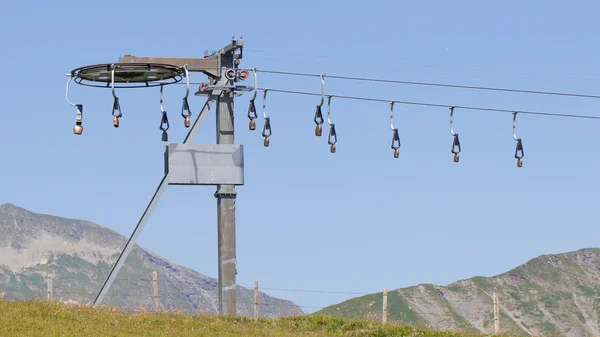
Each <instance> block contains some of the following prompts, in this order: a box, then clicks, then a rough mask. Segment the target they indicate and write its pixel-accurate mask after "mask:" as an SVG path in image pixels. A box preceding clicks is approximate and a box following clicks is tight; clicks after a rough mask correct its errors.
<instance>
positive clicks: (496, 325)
mask: <svg viewBox="0 0 600 337" xmlns="http://www.w3.org/2000/svg"><path fill="white" fill-rule="evenodd" d="M499 331H500V308H499V306H498V294H496V293H495V292H494V333H495V334H498V332H499Z"/></svg>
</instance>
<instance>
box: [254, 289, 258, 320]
mask: <svg viewBox="0 0 600 337" xmlns="http://www.w3.org/2000/svg"><path fill="white" fill-rule="evenodd" d="M254 320H255V321H258V280H256V281H254Z"/></svg>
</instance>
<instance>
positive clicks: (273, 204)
mask: <svg viewBox="0 0 600 337" xmlns="http://www.w3.org/2000/svg"><path fill="white" fill-rule="evenodd" d="M599 7H600V5H598V4H597V3H595V2H593V1H581V2H578V4H577V6H575V5H572V4H566V3H564V2H559V1H543V2H542V1H531V2H523V1H503V2H500V3H498V2H496V3H490V2H476V1H453V2H451V3H449V2H445V1H420V2H408V1H402V2H400V1H398V2H393V1H369V2H362V3H360V4H359V3H355V4H352V3H348V2H341V1H329V2H323V1H320V2H316V1H315V2H312V1H303V2H293V3H285V5H283V3H282V2H278V1H252V2H235V1H234V2H223V3H218V2H211V3H199V2H191V1H173V2H170V3H164V2H154V1H144V2H143V1H126V2H125V1H122V2H117V1H112V0H111V1H102V2H100V1H87V2H83V1H58V2H33V1H18V2H17V1H9V2H6V3H5V4H3V10H2V13H1V14H0V18H1V20H0V26H1V28H2V29H1V30H0V31H1V33H0V43H1V47H2V61H3V62H4V67H3V70H2V74H3V75H4V79H5V81H4V82H3V84H1V88H0V93H1V94H0V95H1V97H2V103H3V111H4V115H3V123H2V125H3V128H2V132H1V133H0V135H1V136H0V137H2V138H1V139H2V140H3V143H4V144H5V147H4V152H3V153H4V156H3V162H4V164H3V166H2V167H3V170H2V175H0V191H1V194H0V202H2V203H3V202H11V203H14V204H16V205H19V206H22V207H25V208H28V209H30V210H32V211H35V212H41V213H49V214H54V215H58V216H64V217H73V218H80V219H86V220H90V221H94V222H96V223H98V224H101V225H103V226H107V227H109V228H112V229H114V230H116V231H117V232H119V233H121V234H123V235H125V236H129V234H130V233H131V231H132V230H133V227H134V226H135V223H136V222H137V220H138V218H139V216H140V215H141V212H142V211H143V210H144V208H145V205H146V203H147V202H148V200H149V198H150V196H151V195H152V193H153V192H154V190H155V188H156V185H157V184H158V182H159V181H160V179H161V177H162V174H163V163H162V160H163V156H162V155H163V150H164V144H163V143H162V142H161V141H160V131H159V130H158V125H159V122H160V110H159V102H158V88H152V89H147V90H140V89H134V90H119V91H118V92H117V93H118V95H119V97H120V101H121V108H122V110H123V118H121V127H120V128H119V129H115V128H113V126H112V117H111V115H110V109H111V105H112V98H111V95H110V91H108V90H105V89H98V88H88V87H82V86H77V85H72V86H71V96H70V98H71V100H72V101H75V102H78V103H83V104H84V134H83V135H82V136H75V135H73V133H72V127H73V124H74V120H75V111H74V109H73V108H72V107H71V106H69V105H68V104H67V103H66V102H65V100H64V89H65V84H66V77H65V74H66V73H68V72H69V71H70V70H72V69H74V68H77V67H80V66H84V65H88V64H95V63H107V62H116V61H117V59H118V57H120V56H122V55H124V54H133V55H138V56H173V57H202V56H203V55H204V51H205V50H216V49H218V48H220V47H222V46H224V45H226V44H228V43H229V42H230V39H231V37H232V36H236V37H239V36H242V37H243V38H244V40H245V46H246V49H245V51H244V59H243V60H242V63H241V67H247V68H251V67H257V68H262V69H271V70H284V71H300V72H309V73H315V74H316V73H325V74H330V75H348V76H367V77H376V78H391V79H401V80H409V81H434V82H444V83H458V84H464V85H481V86H501V87H510V88H523V89H532V90H551V91H565V92H579V93H588V94H598V87H599V84H600V82H599V80H598V78H599V77H600V75H599V72H600V69H599V68H598V66H597V60H598V58H599V53H600V52H599V49H598V48H597V47H596V45H595V44H594V41H595V38H596V35H597V34H596V33H597V32H598V28H600V27H599V25H600V23H598V20H597V18H596V14H595V13H597V12H598V9H600V8H599ZM228 17H231V18H232V21H231V22H226V21H224V20H225V19H226V18H228ZM191 79H192V80H193V81H203V80H205V79H206V77H205V76H203V75H200V74H198V73H193V74H192V75H191ZM248 84H251V83H250V82H248ZM259 86H263V87H264V86H266V87H270V88H279V89H290V90H304V91H312V92H318V91H319V90H320V86H319V80H318V78H299V77H288V76H281V75H270V74H259ZM326 88H327V91H328V92H329V93H332V94H340V95H361V96H369V97H377V98H382V99H395V100H407V101H422V102H428V103H439V104H448V105H450V104H455V105H461V104H462V105H475V106H484V107H494V108H506V109H516V110H537V111H549V112H561V113H569V114H593V115H600V114H598V112H597V106H598V102H597V101H595V100H592V99H580V98H568V97H552V96H536V95H525V94H510V93H500V92H485V91H472V90H459V89H450V88H433V87H420V86H408V85H391V84H377V83H368V82H351V81H341V80H333V79H327V81H326ZM183 94H184V87H183V86H181V85H173V86H168V87H165V101H164V104H165V108H166V110H167V111H169V112H171V111H174V112H175V113H172V115H174V116H173V117H172V121H171V129H170V130H169V136H170V140H172V141H180V140H182V139H183V137H184V135H185V132H186V130H185V129H184V128H183V125H182V122H181V119H180V118H179V116H177V112H178V111H179V110H180V105H179V104H180V101H181V97H182V95H183ZM259 97H261V96H260V95H259ZM249 98H250V97H249V95H244V96H242V97H239V98H237V99H236V121H235V127H236V131H237V133H236V142H237V143H239V144H244V146H245V160H246V171H245V181H246V185H245V186H242V187H239V188H238V193H239V194H238V200H237V244H238V246H237V249H238V250H237V260H238V283H239V284H241V285H245V286H252V284H253V281H254V280H255V279H257V280H259V282H260V285H261V287H268V288H288V289H317V290H338V291H347V292H361V293H371V292H380V291H382V289H383V288H386V287H387V288H389V289H395V288H399V287H405V286H410V285H415V284H419V283H434V284H438V285H446V284H448V283H451V282H453V281H456V280H459V279H464V278H469V277H472V276H476V275H480V276H492V275H495V274H498V273H501V272H504V271H507V270H509V269H510V268H513V267H515V266H517V265H519V264H521V263H524V262H526V261H527V260H528V259H530V258H533V257H536V256H538V255H540V254H550V253H560V252H566V251H572V250H577V249H580V248H587V247H597V246H598V244H597V241H596V238H597V237H598V235H599V234H600V229H599V228H598V226H597V223H598V221H597V219H596V210H597V201H596V200H597V198H598V195H599V192H598V187H599V185H600V184H599V182H598V179H597V169H596V168H597V166H598V163H599V161H598V157H597V149H598V147H597V145H598V139H597V134H598V133H597V130H598V127H600V121H594V120H581V119H580V120H578V119H566V118H558V117H543V116H533V115H519V116H518V118H517V134H518V136H519V137H521V138H522V139H523V145H524V149H525V158H524V165H523V167H522V168H520V169H519V168H517V167H516V164H515V159H514V158H513V154H514V147H515V141H514V140H513V138H512V125H511V123H512V116H511V114H510V113H498V112H482V111H465V110H460V109H457V110H456V111H455V124H454V127H455V131H456V132H458V133H459V134H460V139H461V145H462V150H463V151H462V153H461V161H460V162H459V163H458V164H457V163H454V162H453V161H452V155H451V153H450V147H451V144H452V136H451V135H450V131H449V124H448V109H446V108H430V107H420V106H405V105H400V104H397V105H396V106H395V112H396V113H395V116H396V119H395V124H396V127H398V128H399V132H400V137H401V141H402V147H401V149H400V158H398V159H394V158H393V155H392V150H391V149H390V148H389V146H390V144H389V143H390V141H391V136H392V135H391V131H390V129H389V115H388V107H389V106H388V104H387V103H373V102H360V101H347V100H341V99H336V98H334V99H333V100H332V106H331V109H332V116H331V117H332V119H333V122H334V123H335V124H336V129H337V132H338V147H337V153H335V154H331V153H329V149H328V145H327V140H326V138H325V137H322V138H317V137H315V136H314V133H313V132H314V123H313V121H312V119H313V114H314V107H315V104H316V103H318V98H317V97H309V96H295V95H288V94H281V93H272V92H270V93H269V96H268V111H269V115H270V116H271V123H272V128H273V136H272V137H271V146H270V147H268V148H265V147H263V145H262V141H263V140H262V137H261V136H260V129H261V128H262V119H259V120H258V127H257V130H256V131H252V132H251V131H249V130H248V127H247V124H248V120H247V118H246V110H247V105H248V100H249ZM203 102H204V99H203V98H201V97H192V98H190V105H191V108H192V109H193V111H194V116H196V115H197V112H198V110H199V109H200V107H201V105H202V104H203ZM261 104H262V101H261V99H260V98H259V99H258V100H257V106H260V105H261ZM214 130H215V128H214V115H213V114H211V115H210V116H209V117H208V118H207V119H206V121H205V124H204V125H203V126H202V128H201V130H200V132H199V134H198V136H197V137H196V140H195V142H196V143H213V142H214V140H215V134H214V132H215V131H214ZM325 132H327V129H326V128H325ZM214 190H215V188H213V187H176V186H170V187H169V188H168V189H167V191H166V193H165V194H164V196H163V198H162V199H161V201H160V203H159V205H158V207H157V208H156V210H155V212H154V213H153V216H152V218H151V220H150V221H149V223H148V225H147V226H146V228H145V230H144V232H143V234H142V235H141V237H140V240H139V242H138V243H139V244H140V245H141V246H142V247H144V248H147V249H149V250H152V251H154V252H156V253H158V254H159V255H162V256H164V257H166V258H168V259H169V260H171V261H173V262H175V263H178V264H181V265H184V266H186V267H189V268H192V269H195V270H197V271H199V272H201V273H204V274H207V275H209V276H212V277H216V275H217V264H216V259H217V246H216V235H217V231H216V200H215V198H214V196H213V193H214ZM268 293H269V294H271V295H274V296H279V297H285V298H288V299H290V300H293V301H295V302H296V303H298V304H301V305H306V306H326V305H330V304H333V303H337V302H339V301H342V300H344V299H346V298H350V297H352V296H351V295H328V294H319V293H302V292H277V291H269V292H268Z"/></svg>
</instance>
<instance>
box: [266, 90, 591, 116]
mask: <svg viewBox="0 0 600 337" xmlns="http://www.w3.org/2000/svg"><path fill="white" fill-rule="evenodd" d="M257 89H258V90H265V89H267V90H268V91H272V92H279V93H287V94H296V95H309V96H321V94H319V93H314V92H306V91H297V90H285V89H274V88H257ZM331 97H337V98H342V99H350V100H360V101H371V102H385V103H389V102H391V101H393V102H395V103H398V104H406V105H419V106H428V107H441V108H447V107H450V106H453V107H454V108H457V109H466V110H479V111H493V112H510V113H513V112H515V111H517V112H518V113H520V114H528V115H542V116H555V117H568V118H584V119H600V116H592V115H578V114H566V113H553V112H543V111H527V110H517V109H515V110H509V109H499V108H488V107H476V106H468V105H454V104H438V103H426V102H415V101H398V100H392V99H381V98H371V97H361V96H347V95H331Z"/></svg>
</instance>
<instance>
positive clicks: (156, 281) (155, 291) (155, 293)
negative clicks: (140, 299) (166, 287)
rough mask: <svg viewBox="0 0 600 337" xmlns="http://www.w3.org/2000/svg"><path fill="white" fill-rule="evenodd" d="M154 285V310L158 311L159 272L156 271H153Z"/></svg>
mask: <svg viewBox="0 0 600 337" xmlns="http://www.w3.org/2000/svg"><path fill="white" fill-rule="evenodd" d="M152 287H153V288H154V310H155V311H156V312H158V311H159V307H158V274H157V273H156V271H153V272H152Z"/></svg>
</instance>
